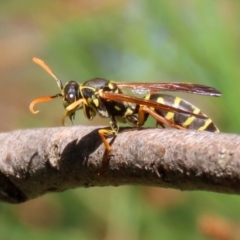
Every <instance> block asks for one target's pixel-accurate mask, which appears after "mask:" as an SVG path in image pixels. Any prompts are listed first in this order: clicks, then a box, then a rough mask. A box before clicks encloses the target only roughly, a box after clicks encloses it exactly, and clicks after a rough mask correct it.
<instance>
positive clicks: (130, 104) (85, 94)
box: [29, 58, 221, 168]
mask: <svg viewBox="0 0 240 240" xmlns="http://www.w3.org/2000/svg"><path fill="white" fill-rule="evenodd" d="M33 61H34V62H35V63H37V64H38V65H40V66H41V67H42V68H43V69H45V70H46V71H47V72H48V73H49V74H50V75H51V76H52V77H53V78H54V79H55V80H56V82H57V85H58V87H59V88H60V90H61V93H58V94H56V95H53V96H46V97H41V98H37V99H35V100H34V101H32V103H31V104H30V106H29V108H30V111H31V112H32V113H34V114H36V113H38V111H34V109H33V108H34V106H35V105H36V104H37V103H40V102H45V101H49V100H52V99H54V98H57V97H61V98H63V106H64V108H65V109H66V111H65V113H64V115H63V118H62V124H63V125H65V118H66V117H69V118H70V120H71V121H72V120H73V119H74V117H75V113H76V111H77V110H81V109H82V110H83V112H84V115H85V116H86V117H87V118H88V119H89V120H92V119H93V118H94V117H95V116H96V115H97V114H98V115H99V116H100V117H103V118H110V130H109V129H100V130H99V131H98V132H99V135H100V137H101V140H102V141H103V143H104V145H105V148H106V150H105V153H104V157H103V165H102V168H103V167H104V166H105V165H106V164H107V163H108V159H109V153H110V151H111V146H110V144H109V143H108V141H107V138H108V137H115V136H116V135H117V133H118V132H119V124H118V123H119V122H120V123H130V124H132V125H134V126H137V127H141V126H142V125H144V123H145V122H146V120H147V118H148V116H149V115H151V116H152V117H153V118H155V119H156V122H157V125H161V126H162V127H164V126H165V125H168V126H170V127H174V128H178V129H195V130H205V131H211V132H218V129H217V127H216V126H215V125H214V124H213V122H212V120H211V119H209V118H208V117H207V116H206V115H205V114H203V113H202V112H201V111H200V110H199V109H198V108H196V107H195V106H194V105H192V104H190V103H188V102H186V101H185V100H183V99H181V98H178V97H174V96H171V95H167V94H162V93H159V92H160V91H181V92H188V93H193V94H201V95H208V96H215V97H218V96H220V95H221V93H220V92H219V91H217V90H216V89H214V88H212V87H208V86H204V85H199V84H191V83H176V82H175V83H137V82H136V83H133V82H132V83H121V82H113V81H109V80H106V79H103V78H94V79H91V80H88V81H86V82H84V83H81V84H79V83H77V82H76V81H69V82H67V83H66V84H65V85H63V83H62V81H61V80H60V79H59V78H57V77H56V76H55V75H54V74H53V72H52V70H51V69H50V68H49V67H48V66H47V65H46V64H45V63H44V62H43V61H42V60H40V59H37V58H33ZM122 88H130V89H132V91H133V92H149V93H148V94H146V96H145V97H144V98H139V97H135V96H130V95H127V94H124V93H123V92H122Z"/></svg>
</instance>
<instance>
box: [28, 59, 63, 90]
mask: <svg viewBox="0 0 240 240" xmlns="http://www.w3.org/2000/svg"><path fill="white" fill-rule="evenodd" d="M33 62H35V63H36V64H38V65H39V66H40V67H42V68H43V69H44V70H45V71H46V72H48V73H49V74H50V75H51V76H52V77H53V78H54V79H55V80H56V82H57V85H58V87H59V88H60V89H61V90H63V84H62V81H61V80H60V79H59V78H57V77H56V76H55V75H54V74H53V72H52V70H51V69H50V68H49V67H48V66H47V65H46V63H45V62H44V61H43V60H41V59H39V58H33Z"/></svg>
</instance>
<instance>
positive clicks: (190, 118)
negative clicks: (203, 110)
mask: <svg viewBox="0 0 240 240" xmlns="http://www.w3.org/2000/svg"><path fill="white" fill-rule="evenodd" d="M193 113H194V114H199V113H200V109H199V108H195V109H194V110H193ZM195 119H196V117H195V116H191V117H189V118H187V120H186V121H185V122H184V123H182V126H183V127H187V126H189V125H191V124H192V122H193V121H194V120H195Z"/></svg>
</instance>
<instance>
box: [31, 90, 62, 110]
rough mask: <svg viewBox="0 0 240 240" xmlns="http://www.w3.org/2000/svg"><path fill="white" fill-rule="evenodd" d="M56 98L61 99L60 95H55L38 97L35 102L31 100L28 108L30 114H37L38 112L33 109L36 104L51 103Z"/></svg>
mask: <svg viewBox="0 0 240 240" xmlns="http://www.w3.org/2000/svg"><path fill="white" fill-rule="evenodd" d="M57 97H62V94H60V93H59V94H57V95H54V96H46V97H40V98H37V99H35V100H33V101H32V102H31V103H30V106H29V110H30V112H31V113H32V114H37V113H38V112H39V111H35V110H34V109H33V108H34V106H35V105H36V104H38V103H41V102H47V101H51V100H52V99H54V98H57Z"/></svg>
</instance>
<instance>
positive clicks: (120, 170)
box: [0, 126, 240, 203]
mask: <svg viewBox="0 0 240 240" xmlns="http://www.w3.org/2000/svg"><path fill="white" fill-rule="evenodd" d="M103 153H104V146H103V144H102V142H101V140H100V137H99V135H98V128H94V127H82V126H78V127H62V128H48V129H31V130H30V129H28V130H19V131H14V132H9V133H2V134H0V200H2V201H5V202H10V203H21V202H24V201H27V200H29V199H32V198H35V197H37V196H40V195H43V194H45V193H47V192H61V191H64V190H66V189H70V188H76V187H92V186H110V185H114V186H119V185H126V184H128V185H130V184H131V185H145V186H158V187H165V188H175V189H180V190H207V191H215V192H223V193H234V194H240V135H236V134H223V133H209V132H197V131H184V130H175V129H140V130H137V129H131V128H124V129H121V131H120V133H119V135H118V136H117V137H116V139H115V141H114V143H113V145H112V152H111V158H110V162H109V165H108V166H107V167H106V170H105V172H104V175H103V176H102V177H99V176H98V172H99V170H100V168H101V163H102V156H103Z"/></svg>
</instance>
